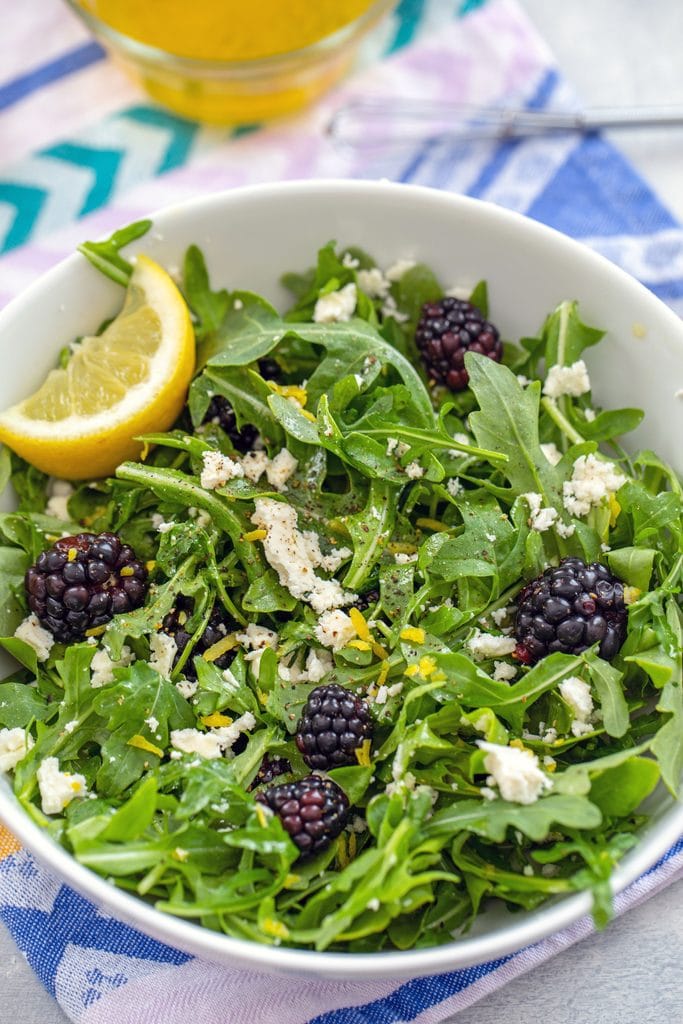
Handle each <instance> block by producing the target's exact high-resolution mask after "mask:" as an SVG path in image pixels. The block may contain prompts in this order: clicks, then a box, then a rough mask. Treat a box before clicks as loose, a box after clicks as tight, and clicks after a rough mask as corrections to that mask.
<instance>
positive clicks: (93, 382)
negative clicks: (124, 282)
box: [0, 256, 195, 480]
mask: <svg viewBox="0 0 683 1024" xmlns="http://www.w3.org/2000/svg"><path fill="white" fill-rule="evenodd" d="M194 361H195V343H194V332H193V329H192V323H191V321H190V314H189V311H188V308H187V306H186V304H185V301H184V300H183V297H182V295H181V294H180V292H179V291H178V289H177V287H176V286H175V284H174V283H173V281H172V280H171V278H170V277H169V276H168V274H167V273H166V271H165V270H163V269H162V267H160V266H159V265H158V264H157V263H155V262H154V261H153V260H150V259H148V258H147V257H146V256H138V258H137V262H136V265H135V269H134V271H133V274H132V276H131V279H130V284H129V286H128V290H127V292H126V299H125V302H124V305H123V308H122V310H121V312H120V313H119V314H118V316H116V317H115V318H114V319H113V320H112V321H111V323H110V324H109V325H108V326H107V327H106V328H105V330H104V331H103V332H102V333H101V334H99V335H97V336H94V337H86V338H84V339H83V340H82V341H81V342H80V344H78V345H76V346H74V353H73V355H72V356H71V358H70V360H69V362H68V363H67V365H66V367H65V368H64V369H59V370H51V371H50V373H49V374H48V375H47V378H46V380H45V382H44V383H43V384H42V386H41V387H40V388H39V389H38V391H36V392H35V393H34V394H32V395H31V396H30V397H29V398H26V399H24V401H23V402H20V403H19V404H18V405H13V406H12V408H11V409H7V410H6V411H5V412H3V413H1V414H0V441H4V443H5V444H7V445H8V446H9V447H10V448H12V449H13V450H14V451H15V452H17V454H19V455H21V456H22V458H24V459H26V460H27V461H28V462H30V463H32V465H34V466H37V467H38V469H42V470H43V472H45V473H50V474H51V475H53V476H58V477H65V478H66V479H67V480H85V479H90V478H96V477H101V476H107V475H109V474H111V473H113V472H114V470H115V469H116V467H117V466H118V465H119V464H120V463H121V462H123V461H124V460H125V459H131V458H136V457H137V456H138V455H139V453H140V450H141V447H142V446H141V444H140V443H139V442H137V441H134V440H133V438H134V437H136V436H138V435H140V434H145V433H150V432H155V433H156V432H159V431H163V430H167V429H168V428H169V427H170V426H171V425H172V424H173V422H174V421H175V419H176V418H177V416H178V415H179V413H180V411H181V409H182V407H183V404H184V402H185V398H186V394H187V389H188V386H189V384H190V380H191V378H192V372H193V370H194Z"/></svg>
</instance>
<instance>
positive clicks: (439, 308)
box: [415, 295, 503, 391]
mask: <svg viewBox="0 0 683 1024" xmlns="http://www.w3.org/2000/svg"><path fill="white" fill-rule="evenodd" d="M415 343H416V344H417V347H418V348H419V350H420V353H421V355H422V360H423V362H424V364H425V368H426V370H427V374H428V375H429V377H430V378H431V379H432V380H433V381H436V383H437V384H445V386H446V387H447V388H450V390H451V391H463V390H464V389H465V388H466V387H467V384H468V381H469V375H468V373H467V370H466V369H465V353H466V352H479V353H480V354H481V355H484V356H488V357H489V359H494V360H495V361H496V362H497V363H499V362H500V361H501V359H502V358H503V343H502V342H501V340H500V336H499V334H498V330H497V329H496V328H495V327H494V326H493V324H491V323H489V322H488V320H486V319H484V317H483V316H482V314H481V312H480V311H479V310H478V309H477V307H476V306H473V305H472V303H471V302H466V301H465V300H464V299H456V298H453V296H450V295H446V296H444V298H443V299H439V300H438V302H426V303H425V304H424V306H423V307H422V314H421V316H420V319H419V320H418V323H417V328H416V330H415Z"/></svg>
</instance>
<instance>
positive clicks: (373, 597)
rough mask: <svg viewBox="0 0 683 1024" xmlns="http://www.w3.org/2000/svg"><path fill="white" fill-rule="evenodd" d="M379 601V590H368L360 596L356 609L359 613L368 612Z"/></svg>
mask: <svg viewBox="0 0 683 1024" xmlns="http://www.w3.org/2000/svg"><path fill="white" fill-rule="evenodd" d="M378 601H379V590H366V591H365V593H364V594H359V595H358V599H357V600H356V601H355V602H354V605H353V606H354V608H357V609H358V611H359V612H366V611H367V610H368V608H372V607H374V605H376V604H377V602H378Z"/></svg>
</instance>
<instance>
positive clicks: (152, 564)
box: [145, 558, 157, 572]
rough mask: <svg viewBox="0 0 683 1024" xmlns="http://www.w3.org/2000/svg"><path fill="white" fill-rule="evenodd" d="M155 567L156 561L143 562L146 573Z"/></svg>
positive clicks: (151, 559) (152, 559)
mask: <svg viewBox="0 0 683 1024" xmlns="http://www.w3.org/2000/svg"><path fill="white" fill-rule="evenodd" d="M156 567H157V563H156V559H154V558H150V560H149V561H148V562H145V569H146V570H147V572H151V571H152V570H153V569H156Z"/></svg>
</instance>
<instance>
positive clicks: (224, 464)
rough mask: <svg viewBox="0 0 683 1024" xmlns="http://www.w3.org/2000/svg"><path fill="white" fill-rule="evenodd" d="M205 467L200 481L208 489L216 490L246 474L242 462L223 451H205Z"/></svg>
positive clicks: (203, 458)
mask: <svg viewBox="0 0 683 1024" xmlns="http://www.w3.org/2000/svg"><path fill="white" fill-rule="evenodd" d="M202 462H203V463H204V468H203V469H202V472H201V475H200V477H199V482H200V484H201V485H202V487H204V488H205V489H206V490H207V491H215V490H216V488H217V487H223V485H224V484H227V483H228V481H229V480H234V479H236V478H238V477H243V476H244V469H243V468H242V465H241V463H239V462H236V461H235V460H234V459H231V458H229V457H228V456H227V455H223V454H222V452H204V453H203V455H202Z"/></svg>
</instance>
